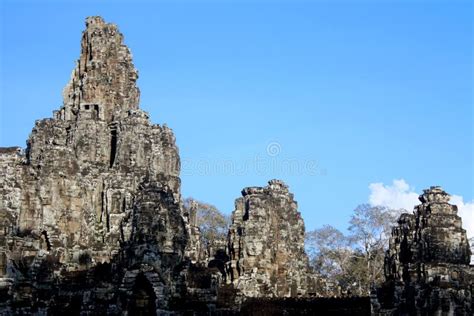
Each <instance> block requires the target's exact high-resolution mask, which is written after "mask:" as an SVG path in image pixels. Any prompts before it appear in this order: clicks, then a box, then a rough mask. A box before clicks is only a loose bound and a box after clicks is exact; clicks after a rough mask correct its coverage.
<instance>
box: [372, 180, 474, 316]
mask: <svg viewBox="0 0 474 316" xmlns="http://www.w3.org/2000/svg"><path fill="white" fill-rule="evenodd" d="M449 198H450V197H449V194H447V193H446V192H445V191H443V189H441V188H440V187H431V188H430V189H428V190H424V192H423V194H422V195H420V197H419V199H420V201H421V202H422V204H420V205H418V206H416V207H415V211H414V213H413V214H402V215H401V216H400V219H399V221H398V226H397V227H395V228H394V229H393V232H392V237H391V239H390V248H389V250H388V251H387V255H386V259H385V260H386V262H385V275H386V282H385V284H384V285H383V287H382V288H381V289H379V290H378V293H377V294H378V296H375V294H374V300H373V308H374V311H375V312H376V313H380V314H383V315H385V314H387V313H388V314H391V313H392V314H395V315H400V314H401V315H438V313H439V315H472V313H473V312H474V306H473V284H474V267H473V266H470V265H469V263H470V255H471V251H470V248H469V243H468V240H467V237H466V231H465V230H464V229H463V228H462V222H461V218H460V217H459V216H458V215H457V207H456V206H455V205H451V204H449V203H448V202H449Z"/></svg>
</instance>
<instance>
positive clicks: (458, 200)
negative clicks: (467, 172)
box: [449, 195, 474, 238]
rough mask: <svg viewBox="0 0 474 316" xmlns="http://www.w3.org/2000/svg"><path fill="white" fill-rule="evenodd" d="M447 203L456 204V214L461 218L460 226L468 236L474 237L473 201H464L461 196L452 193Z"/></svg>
mask: <svg viewBox="0 0 474 316" xmlns="http://www.w3.org/2000/svg"><path fill="white" fill-rule="evenodd" d="M449 203H451V204H455V205H457V206H458V215H459V216H461V218H462V227H463V228H464V229H465V230H466V231H467V236H468V237H469V238H471V237H474V201H471V202H466V203H465V202H464V199H463V197H462V196H459V195H452V196H451V201H450V202H449Z"/></svg>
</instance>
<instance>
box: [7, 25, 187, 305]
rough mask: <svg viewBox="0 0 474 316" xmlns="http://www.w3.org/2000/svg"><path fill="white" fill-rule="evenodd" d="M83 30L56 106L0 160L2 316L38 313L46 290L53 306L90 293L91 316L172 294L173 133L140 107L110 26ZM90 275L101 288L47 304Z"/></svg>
mask: <svg viewBox="0 0 474 316" xmlns="http://www.w3.org/2000/svg"><path fill="white" fill-rule="evenodd" d="M86 25H87V28H86V30H85V31H84V33H83V36H82V43H81V55H80V58H79V60H78V62H77V66H76V68H75V70H74V71H73V74H72V77H71V81H70V82H69V84H68V85H67V86H66V88H65V90H64V104H63V106H62V107H61V109H60V110H59V111H57V112H55V113H54V118H52V119H44V120H40V121H37V122H36V125H35V127H34V129H33V131H32V133H31V135H30V137H29V140H28V146H27V149H26V152H25V153H22V152H21V151H19V149H17V148H10V149H2V150H1V151H0V165H1V168H0V185H1V186H0V193H1V200H0V203H1V204H0V288H1V291H2V293H3V294H5V296H3V295H2V300H0V304H7V305H3V306H4V307H5V306H7V307H5V308H6V309H4V310H6V313H9V312H13V311H12V310H9V308H12V306H20V307H21V308H20V307H18V308H17V309H16V310H15V311H16V312H18V311H19V310H23V311H24V312H26V313H30V312H40V311H41V310H42V309H45V308H46V307H44V306H42V304H43V303H42V302H41V298H40V296H41V295H42V293H47V295H50V296H51V297H52V298H51V299H53V300H54V301H55V304H57V305H58V306H57V308H59V309H60V308H62V307H67V306H71V304H73V303H72V301H74V300H78V297H79V296H84V297H83V299H84V300H86V298H85V296H87V300H86V301H90V302H92V303H93V304H96V307H95V308H96V309H95V310H94V311H95V312H97V313H101V312H104V313H114V312H115V311H124V310H127V309H128V308H131V306H132V305H133V304H134V302H133V299H132V298H133V297H134V295H135V296H136V295H138V294H137V293H138V292H140V291H142V292H143V291H144V290H143V289H141V288H138V289H137V286H138V287H140V286H142V287H144V288H145V289H146V291H145V292H143V293H145V294H146V296H147V297H148V300H149V302H150V304H151V305H153V306H154V308H155V309H158V310H160V309H167V308H168V306H169V302H170V299H171V298H172V297H173V295H177V294H176V293H174V292H177V291H179V290H176V286H177V284H178V283H179V282H180V281H179V276H177V274H176V271H175V269H176V267H177V266H179V265H181V264H183V262H184V250H185V247H186V244H187V238H188V234H187V233H186V227H185V219H184V218H183V216H182V214H181V208H180V203H181V202H180V201H181V196H180V179H179V170H180V160H179V155H178V149H177V147H176V145H175V138H174V135H173V132H172V131H171V130H170V129H169V128H167V127H166V126H159V125H152V124H150V122H149V119H148V115H147V114H146V113H145V112H143V111H142V110H140V109H139V108H138V100H139V90H138V88H137V87H136V80H137V71H136V70H135V68H134V66H133V63H132V60H131V54H130V51H129V50H128V48H127V47H126V46H125V45H124V44H123V36H122V34H120V32H119V31H118V30H117V27H116V26H115V25H113V24H108V23H105V22H104V20H103V19H102V18H100V17H90V18H88V19H87V20H86ZM181 269H184V267H183V268H181ZM97 271H102V276H103V277H104V280H103V282H97V283H98V284H93V283H94V282H95V281H96V280H94V277H90V279H88V281H87V282H89V283H91V284H81V285H78V286H76V287H72V289H71V290H70V291H69V292H67V293H68V294H67V295H68V297H67V298H64V297H63V298H61V297H59V296H55V295H57V291H58V290H59V288H61V286H62V285H61V283H64V282H66V283H67V282H77V279H76V278H75V276H79V275H82V274H84V275H88V274H91V273H92V274H93V273H97ZM73 280H75V281H73ZM87 282H86V283H87ZM58 284H59V285H58ZM137 284H138V285H137ZM102 286H103V287H104V288H101V287H102ZM150 289H153V292H150V291H149V290H150ZM81 291H83V293H81ZM137 291H138V292H137ZM140 293H141V292H140ZM143 293H142V294H143ZM145 294H144V295H145ZM44 295H46V294H44ZM100 296H104V297H101V298H100V299H101V300H103V302H104V304H103V305H102V306H101V305H100V304H97V301H95V300H98V299H99V297H100ZM118 297H124V299H123V300H118ZM81 300H82V298H81ZM84 300H82V301H83V302H85V301H84ZM92 303H91V304H92ZM61 304H62V305H61ZM121 304H122V305H121ZM151 305H150V306H151ZM48 308H49V309H48V310H49V311H50V312H53V313H54V308H55V307H54V304H53V305H50V306H49V307H48ZM90 308H92V307H90V306H88V305H87V304H86V303H82V306H81V310H83V311H87V310H89V309H90ZM101 308H102V309H101ZM0 310H2V309H1V307H0ZM91 311H92V310H91Z"/></svg>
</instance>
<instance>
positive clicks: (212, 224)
mask: <svg viewBox="0 0 474 316" xmlns="http://www.w3.org/2000/svg"><path fill="white" fill-rule="evenodd" d="M192 205H194V206H193V207H194V208H195V212H196V222H197V226H198V227H199V230H200V231H201V243H202V245H203V248H204V249H206V251H207V252H208V256H213V255H214V253H213V252H215V251H217V250H218V249H219V248H221V247H222V246H223V245H225V243H226V240H227V232H228V230H229V224H230V217H229V216H228V215H226V214H223V213H222V212H221V211H219V209H217V207H215V206H214V205H212V204H209V203H205V202H201V201H198V200H195V199H193V198H191V197H189V198H187V199H185V200H184V201H183V206H184V208H185V209H186V210H188V211H190V210H191V207H192Z"/></svg>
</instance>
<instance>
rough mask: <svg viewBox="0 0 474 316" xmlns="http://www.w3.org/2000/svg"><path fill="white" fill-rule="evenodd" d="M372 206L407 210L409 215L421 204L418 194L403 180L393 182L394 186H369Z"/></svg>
mask: <svg viewBox="0 0 474 316" xmlns="http://www.w3.org/2000/svg"><path fill="white" fill-rule="evenodd" d="M369 189H370V196H369V203H370V204H371V205H381V206H386V207H388V208H391V209H395V210H398V209H405V210H406V211H408V212H409V213H411V212H412V211H413V207H414V206H415V205H417V204H420V202H419V201H418V194H417V193H416V192H414V190H413V188H412V187H410V186H409V185H408V183H406V182H405V180H403V179H398V180H393V182H392V185H385V184H383V183H371V184H370V185H369Z"/></svg>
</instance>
